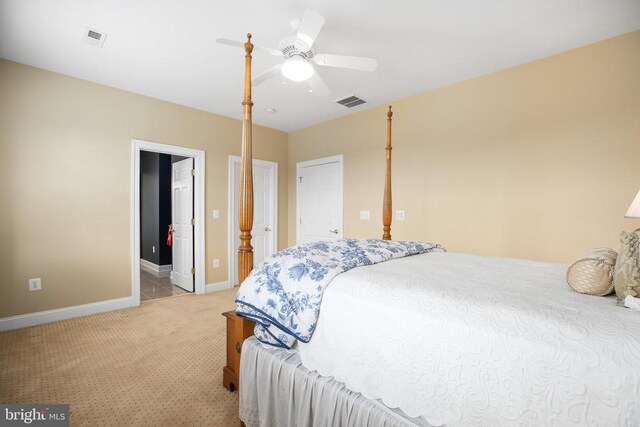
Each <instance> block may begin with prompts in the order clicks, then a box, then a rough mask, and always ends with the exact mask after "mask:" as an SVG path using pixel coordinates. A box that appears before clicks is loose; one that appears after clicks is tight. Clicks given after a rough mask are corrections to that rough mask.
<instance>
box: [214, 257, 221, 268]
mask: <svg viewBox="0 0 640 427" xmlns="http://www.w3.org/2000/svg"><path fill="white" fill-rule="evenodd" d="M213 268H220V260H219V259H214V260H213Z"/></svg>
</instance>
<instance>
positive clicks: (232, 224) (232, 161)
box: [227, 156, 278, 288]
mask: <svg viewBox="0 0 640 427" xmlns="http://www.w3.org/2000/svg"><path fill="white" fill-rule="evenodd" d="M253 164H254V165H260V166H265V167H268V168H269V170H270V174H271V185H272V188H271V191H272V194H273V198H274V203H272V212H271V213H272V215H273V227H272V231H273V239H272V242H273V246H272V250H273V252H275V251H277V250H278V163H277V162H270V161H268V160H260V159H253ZM236 165H240V156H229V167H228V171H229V179H228V183H229V189H228V202H227V209H228V211H227V216H228V226H227V227H228V228H227V235H228V252H227V256H228V261H227V265H228V266H229V271H228V274H227V276H228V279H227V283H228V284H229V288H231V287H233V285H234V284H233V280H232V278H233V271H235V269H237V262H238V260H237V257H236V252H235V249H236V248H234V247H233V246H234V245H233V230H234V229H235V228H236V226H237V220H238V218H237V217H236V213H235V212H234V210H235V206H234V202H233V191H234V189H235V184H236V183H235V174H234V173H233V172H234V167H235V166H236Z"/></svg>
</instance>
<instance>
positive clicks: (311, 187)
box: [296, 156, 343, 245]
mask: <svg viewBox="0 0 640 427" xmlns="http://www.w3.org/2000/svg"><path fill="white" fill-rule="evenodd" d="M296 170H297V180H296V181H297V196H298V197H297V205H298V208H297V211H298V215H297V216H298V218H297V230H298V232H297V241H298V244H299V245H301V244H304V243H310V242H316V241H319V240H335V239H340V238H342V236H343V230H342V221H343V218H342V156H338V157H331V158H327V159H318V160H312V161H309V162H303V163H298V165H297V168H296Z"/></svg>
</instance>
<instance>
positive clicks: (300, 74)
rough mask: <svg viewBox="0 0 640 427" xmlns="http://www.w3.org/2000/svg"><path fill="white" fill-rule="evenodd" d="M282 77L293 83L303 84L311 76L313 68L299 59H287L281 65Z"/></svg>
mask: <svg viewBox="0 0 640 427" xmlns="http://www.w3.org/2000/svg"><path fill="white" fill-rule="evenodd" d="M281 70H282V75H283V76H285V77H286V78H288V79H289V80H293V81H294V82H303V81H305V80H309V79H310V78H311V76H313V72H314V70H313V66H312V65H311V64H309V62H307V61H306V60H304V59H303V58H300V57H293V58H289V59H287V60H286V61H284V64H282V68H281Z"/></svg>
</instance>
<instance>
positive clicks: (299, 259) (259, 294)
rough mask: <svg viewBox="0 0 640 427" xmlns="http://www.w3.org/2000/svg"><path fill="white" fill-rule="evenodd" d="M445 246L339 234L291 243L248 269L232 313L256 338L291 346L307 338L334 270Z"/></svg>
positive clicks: (337, 270)
mask: <svg viewBox="0 0 640 427" xmlns="http://www.w3.org/2000/svg"><path fill="white" fill-rule="evenodd" d="M444 251H446V250H445V249H444V248H443V247H442V246H440V245H438V244H435V243H423V242H406V241H405V242H401V241H391V240H378V239H367V240H361V239H341V240H335V241H329V242H316V243H309V244H306V245H301V246H294V247H290V248H287V249H284V250H281V251H279V252H276V253H275V254H273V255H272V256H271V257H270V258H268V259H267V260H265V261H264V262H263V263H262V264H261V265H259V266H258V267H256V268H254V269H253V271H252V272H251V274H249V276H248V277H247V278H246V279H245V281H244V282H243V283H242V286H240V290H239V291H238V295H237V296H236V303H237V304H238V308H237V309H236V313H237V314H238V316H240V317H244V318H246V319H249V320H252V321H254V322H256V327H255V331H254V333H255V336H256V338H257V339H258V340H260V341H262V342H263V343H266V344H271V345H274V346H277V347H283V348H291V346H292V345H293V343H295V341H296V340H300V341H302V342H309V340H310V339H311V336H312V335H313V331H314V330H315V328H316V324H317V322H318V315H319V314H320V302H321V301H322V294H323V292H324V290H325V288H326V287H327V285H329V283H330V282H331V280H332V279H333V278H334V277H336V276H337V275H338V274H340V273H344V272H345V271H348V270H351V269H352V268H354V267H359V266H362V265H371V264H376V263H379V262H383V261H387V260H390V259H393V258H401V257H405V256H409V255H416V254H422V253H426V252H444Z"/></svg>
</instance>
